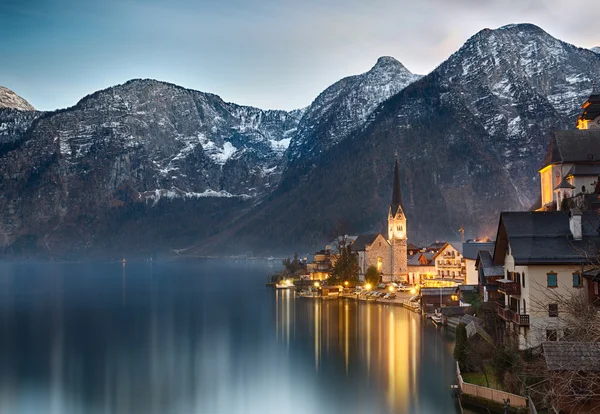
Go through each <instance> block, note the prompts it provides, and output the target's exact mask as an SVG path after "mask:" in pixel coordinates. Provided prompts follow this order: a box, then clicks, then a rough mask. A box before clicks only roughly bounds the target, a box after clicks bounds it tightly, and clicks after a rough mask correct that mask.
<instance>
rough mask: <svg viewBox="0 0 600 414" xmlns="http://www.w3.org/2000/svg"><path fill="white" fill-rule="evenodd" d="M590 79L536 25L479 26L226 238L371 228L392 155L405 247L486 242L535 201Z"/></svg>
mask: <svg viewBox="0 0 600 414" xmlns="http://www.w3.org/2000/svg"><path fill="white" fill-rule="evenodd" d="M591 79H600V56H598V55H597V54H595V53H593V52H591V51H589V50H586V49H580V48H577V47H575V46H572V45H570V44H566V43H564V42H561V41H559V40H557V39H555V38H553V37H552V36H550V35H548V34H547V33H546V32H544V31H543V30H541V29H540V28H538V27H536V26H533V25H511V26H506V27H502V28H500V29H497V30H489V29H486V30H482V31H481V32H479V33H478V34H476V35H475V36H473V37H472V38H471V39H469V40H468V41H467V42H466V43H465V45H464V46H463V47H462V48H461V49H460V50H459V51H457V52H456V53H455V54H453V55H452V56H451V57H450V58H449V59H448V60H447V61H446V62H444V63H443V64H441V65H440V66H439V67H438V68H436V69H435V70H434V71H433V72H432V73H430V74H429V75H427V76H426V77H424V78H422V79H420V80H418V81H416V82H414V83H412V84H410V85H409V86H408V87H406V88H405V89H403V90H402V91H400V92H399V93H398V94H396V95H395V96H393V97H392V98H390V99H389V100H387V101H385V102H383V103H382V104H381V105H379V106H378V107H377V109H376V110H375V111H374V113H373V115H372V116H371V117H369V118H368V119H367V121H366V123H365V124H364V125H363V126H362V127H361V128H360V130H357V132H356V133H355V134H353V135H352V137H351V138H349V139H346V140H344V141H343V142H341V143H340V144H339V145H338V146H337V147H336V148H335V151H329V152H326V153H325V154H324V155H323V156H322V161H321V162H320V163H318V164H317V165H316V166H315V167H314V170H313V171H312V172H311V174H310V175H309V177H308V178H307V179H306V181H305V182H304V183H302V184H301V185H299V186H297V187H294V188H289V189H287V191H286V192H283V193H282V194H279V195H278V197H275V198H274V199H273V200H271V201H270V202H269V203H265V204H263V205H261V206H259V207H257V208H256V209H255V210H254V211H253V212H252V213H251V214H250V215H249V216H248V219H247V220H246V221H245V223H244V227H242V228H240V230H239V231H238V233H237V236H236V237H232V236H231V235H229V236H228V239H229V240H240V245H242V246H247V245H252V244H255V242H253V241H252V240H253V238H257V239H260V240H277V241H278V242H279V243H283V241H284V240H289V239H290V238H291V240H290V242H291V243H290V244H292V245H294V244H295V245H303V246H310V245H318V243H323V242H325V241H326V240H327V239H328V238H329V237H330V236H331V234H329V235H328V234H327V233H328V232H331V231H333V229H334V228H335V227H339V224H341V225H343V226H342V227H344V228H345V229H346V231H347V232H348V233H351V234H352V233H357V232H365V231H373V230H375V231H378V230H380V229H381V228H382V227H383V225H384V222H385V217H386V211H387V209H386V208H387V205H388V204H389V202H390V197H391V195H390V194H391V190H390V189H391V183H392V166H393V154H394V152H398V155H399V160H400V165H401V176H402V180H403V184H402V187H403V191H404V202H405V212H406V214H407V217H408V225H407V226H408V234H409V237H410V238H411V240H412V241H415V242H424V241H429V240H433V239H441V238H447V239H458V238H459V237H460V235H459V234H458V233H457V231H456V230H457V229H458V228H460V227H461V226H462V225H464V226H465V229H466V230H467V236H484V235H485V236H490V237H492V238H493V237H495V233H494V231H495V228H496V226H497V217H498V216H497V214H498V212H499V211H501V210H523V209H529V208H530V207H531V206H532V205H533V204H534V202H535V201H536V198H537V196H538V193H539V183H538V173H537V170H538V168H539V166H540V162H541V160H542V158H543V156H544V154H545V150H546V146H547V143H548V138H549V134H550V132H551V131H552V129H555V128H574V125H575V119H576V117H577V115H578V114H579V111H580V109H581V104H582V103H583V102H584V101H585V99H586V98H587V96H588V95H589V94H590V92H591V85H592V82H591ZM287 173H288V172H287V171H286V173H285V174H287ZM305 212H310V214H306V213H305ZM289 217H294V218H295V219H294V220H293V221H290V220H289V219H288V218H289ZM336 223H337V224H336ZM281 229H285V232H284V231H282V230H281ZM248 234H252V238H248V236H247V235H248ZM290 235H291V236H290Z"/></svg>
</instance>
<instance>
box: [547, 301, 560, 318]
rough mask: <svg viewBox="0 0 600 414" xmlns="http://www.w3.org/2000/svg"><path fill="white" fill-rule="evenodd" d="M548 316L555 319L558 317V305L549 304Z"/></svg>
mask: <svg viewBox="0 0 600 414" xmlns="http://www.w3.org/2000/svg"><path fill="white" fill-rule="evenodd" d="M548 316H552V317H556V316H558V304H557V303H551V304H549V305H548Z"/></svg>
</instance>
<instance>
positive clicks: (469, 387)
mask: <svg viewBox="0 0 600 414" xmlns="http://www.w3.org/2000/svg"><path fill="white" fill-rule="evenodd" d="M456 375H457V377H458V386H459V388H460V391H461V392H462V393H463V394H467V395H473V396H475V397H479V398H485V399H486V400H491V401H495V402H497V403H500V404H504V400H506V399H509V400H510V406H511V407H515V408H524V407H527V399H526V398H525V397H521V396H520V395H516V394H511V393H508V392H504V391H500V390H495V389H493V388H487V387H482V386H481V385H475V384H469V383H468V382H464V381H463V379H462V375H461V374H460V368H459V366H458V362H457V363H456Z"/></svg>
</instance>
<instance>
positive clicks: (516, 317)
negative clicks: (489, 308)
mask: <svg viewBox="0 0 600 414" xmlns="http://www.w3.org/2000/svg"><path fill="white" fill-rule="evenodd" d="M496 312H497V313H498V316H500V317H501V318H502V319H504V320H505V321H507V322H512V323H515V324H517V325H519V326H529V315H523V314H521V313H517V312H515V311H513V310H511V309H507V308H505V307H503V306H502V305H500V304H499V303H498V302H496Z"/></svg>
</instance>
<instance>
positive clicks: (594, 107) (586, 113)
mask: <svg viewBox="0 0 600 414" xmlns="http://www.w3.org/2000/svg"><path fill="white" fill-rule="evenodd" d="M598 115H600V92H598V91H593V92H592V94H591V95H590V97H589V98H588V99H587V101H585V103H584V104H583V113H582V114H581V116H580V117H579V119H585V120H588V121H591V120H593V119H596V117H597V116H598Z"/></svg>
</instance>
